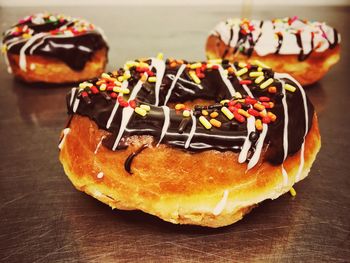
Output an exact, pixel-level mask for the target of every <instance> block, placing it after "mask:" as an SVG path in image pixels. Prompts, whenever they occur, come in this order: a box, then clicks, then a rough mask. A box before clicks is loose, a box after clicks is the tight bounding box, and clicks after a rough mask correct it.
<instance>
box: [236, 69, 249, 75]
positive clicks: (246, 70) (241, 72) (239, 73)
mask: <svg viewBox="0 0 350 263" xmlns="http://www.w3.org/2000/svg"><path fill="white" fill-rule="evenodd" d="M247 72H248V69H247V68H242V69H240V70H238V71H237V72H236V76H237V77H239V76H242V75H243V74H245V73H247Z"/></svg>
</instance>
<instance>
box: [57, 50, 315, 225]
mask: <svg viewBox="0 0 350 263" xmlns="http://www.w3.org/2000/svg"><path fill="white" fill-rule="evenodd" d="M67 109H68V114H69V120H68V123H67V125H66V128H65V129H64V130H63V131H62V133H61V139H60V142H59V149H60V153H59V159H60V161H61V163H62V165H63V168H64V171H65V173H66V174H67V176H68V178H69V179H70V180H71V182H72V183H73V185H74V186H75V187H76V188H77V189H78V190H80V191H83V192H85V193H87V194H89V195H91V196H93V197H94V198H96V199H98V200H100V201H101V202H103V203H105V204H108V205H109V206H111V207H112V208H117V209H121V210H141V211H144V212H145V213H148V214H152V215H154V216H157V217H159V218H161V219H163V220H165V221H168V222H171V223H174V224H192V225H200V226H207V227H222V226H226V225H230V224H232V223H234V222H236V221H238V220H240V219H241V218H242V217H243V215H245V214H246V213H248V212H249V211H250V210H251V209H252V208H253V207H255V206H256V205H257V204H258V203H260V202H262V201H263V200H266V199H275V198H277V197H279V196H280V195H282V194H283V193H286V192H288V191H290V190H291V191H293V193H294V190H293V189H294V188H292V186H293V184H294V183H296V182H298V181H300V180H302V179H304V178H305V177H306V176H307V175H308V172H309V170H310V168H311V165H312V163H313V161H314V160H315V158H316V154H317V152H318V151H319V149H320V145H321V142H320V134H319V130H318V122H317V116H316V113H315V112H314V108H313V106H312V104H311V103H310V101H309V100H308V98H307V96H306V95H305V92H304V90H303V88H302V87H301V86H300V84H299V83H298V82H297V81H296V80H294V79H293V78H292V77H291V76H290V75H288V74H284V73H275V72H273V71H272V70H271V69H270V68H267V67H266V65H265V66H264V67H263V64H262V63H261V62H259V61H255V62H254V64H246V63H244V62H240V63H237V62H235V63H230V62H229V61H228V60H221V59H219V60H209V61H205V62H194V63H190V62H187V61H184V60H176V59H173V58H170V59H167V60H164V59H162V58H161V56H160V57H156V58H149V59H139V60H134V61H128V62H126V64H125V65H124V67H123V68H120V69H118V70H116V71H113V72H109V73H103V74H102V75H101V77H100V78H97V79H92V80H89V81H84V82H82V83H80V85H79V87H74V88H72V90H71V91H70V92H69V93H68V94H67Z"/></svg>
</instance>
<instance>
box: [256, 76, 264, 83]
mask: <svg viewBox="0 0 350 263" xmlns="http://www.w3.org/2000/svg"><path fill="white" fill-rule="evenodd" d="M263 80H264V76H260V77H257V78H256V79H255V81H254V82H255V83H256V84H259V83H260V82H262V81H263Z"/></svg>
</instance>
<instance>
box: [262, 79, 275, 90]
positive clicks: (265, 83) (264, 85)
mask: <svg viewBox="0 0 350 263" xmlns="http://www.w3.org/2000/svg"><path fill="white" fill-rule="evenodd" d="M272 82H273V78H269V79H268V80H266V81H265V82H264V83H262V84H261V85H260V88H261V89H265V88H267V87H268V86H269V85H271V84H272Z"/></svg>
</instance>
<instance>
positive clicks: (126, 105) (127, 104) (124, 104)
mask: <svg viewBox="0 0 350 263" xmlns="http://www.w3.org/2000/svg"><path fill="white" fill-rule="evenodd" d="M119 105H120V106H122V107H128V106H129V103H128V102H127V101H125V100H123V101H122V102H119Z"/></svg>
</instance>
